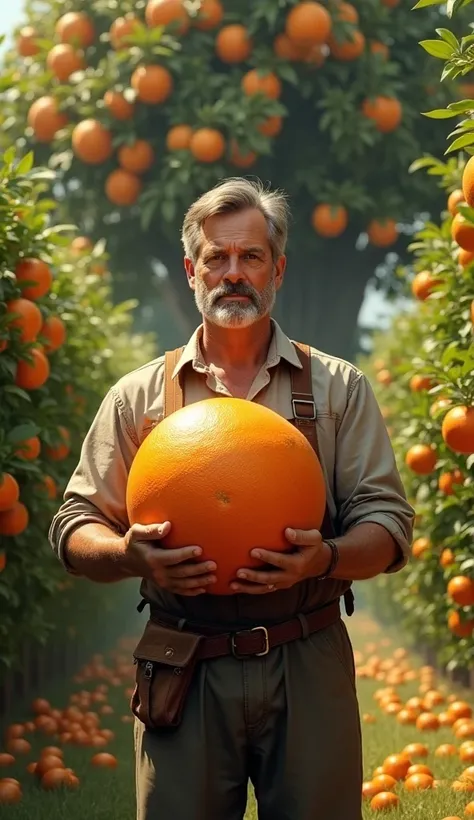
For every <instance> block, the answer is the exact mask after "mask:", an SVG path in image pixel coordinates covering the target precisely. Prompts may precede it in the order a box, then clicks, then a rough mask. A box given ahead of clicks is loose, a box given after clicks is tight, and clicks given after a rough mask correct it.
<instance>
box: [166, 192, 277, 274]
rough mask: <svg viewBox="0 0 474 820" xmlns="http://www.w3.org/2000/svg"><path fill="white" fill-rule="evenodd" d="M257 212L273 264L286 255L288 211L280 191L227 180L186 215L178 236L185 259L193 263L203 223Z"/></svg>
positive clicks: (200, 200) (198, 248) (194, 204)
mask: <svg viewBox="0 0 474 820" xmlns="http://www.w3.org/2000/svg"><path fill="white" fill-rule="evenodd" d="M247 208H256V209H258V210H259V211H261V213H262V214H263V215H264V217H265V219H266V221H267V225H268V239H269V242H270V247H271V249H272V257H273V260H274V261H276V260H277V259H278V258H279V257H280V256H282V255H283V254H284V253H285V248H286V243H287V240H288V221H289V216H290V211H289V207H288V203H287V199H286V195H285V193H284V192H283V191H278V190H277V191H271V190H269V189H268V188H265V187H264V185H263V183H262V182H261V181H260V180H256V181H250V180H248V179H245V178H244V177H230V178H229V179H225V180H224V181H223V182H219V183H218V184H217V185H216V186H214V188H211V189H210V190H209V191H206V193H204V194H203V195H202V196H200V197H199V199H197V200H196V201H195V202H193V204H192V205H191V207H190V208H189V210H188V211H187V213H186V215H185V218H184V222H183V228H182V232H181V241H182V243H183V247H184V252H185V254H186V256H187V257H188V258H189V259H191V261H192V262H193V264H195V263H196V261H197V258H198V256H199V250H200V245H201V227H202V225H203V224H204V222H205V220H206V219H208V218H209V217H210V216H216V215H217V214H227V213H231V212H232V211H243V210H245V209H247Z"/></svg>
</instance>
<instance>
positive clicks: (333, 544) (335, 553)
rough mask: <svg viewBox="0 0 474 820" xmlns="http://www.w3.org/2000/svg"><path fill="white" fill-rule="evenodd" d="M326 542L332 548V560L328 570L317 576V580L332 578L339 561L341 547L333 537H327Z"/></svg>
mask: <svg viewBox="0 0 474 820" xmlns="http://www.w3.org/2000/svg"><path fill="white" fill-rule="evenodd" d="M324 543H325V544H327V545H328V547H330V549H331V561H330V563H329V566H328V568H327V570H326V572H325V573H324V574H323V575H317V576H316V580H317V581H325V580H326V578H330V577H331V575H332V573H333V572H334V570H335V569H336V567H337V565H338V563H339V549H338V546H337V544H336V542H335V541H333V540H332V539H331V538H325V539H324Z"/></svg>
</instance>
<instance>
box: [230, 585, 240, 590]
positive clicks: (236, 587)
mask: <svg viewBox="0 0 474 820" xmlns="http://www.w3.org/2000/svg"><path fill="white" fill-rule="evenodd" d="M230 587H231V589H236V590H237V589H238V588H239V585H238V584H231V585H230Z"/></svg>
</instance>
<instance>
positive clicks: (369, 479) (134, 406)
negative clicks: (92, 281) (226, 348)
mask: <svg viewBox="0 0 474 820" xmlns="http://www.w3.org/2000/svg"><path fill="white" fill-rule="evenodd" d="M272 327H273V334H272V339H271V342H270V347H269V351H268V357H267V361H266V362H265V364H264V365H263V366H262V368H261V370H260V372H259V373H258V374H257V376H256V378H255V380H254V382H253V384H252V386H251V388H250V391H249V394H248V396H247V399H248V400H249V401H256V402H258V403H261V404H263V405H265V406H267V407H269V408H271V409H272V410H274V411H275V412H277V413H279V414H280V415H281V416H283V417H284V418H286V419H292V418H293V412H292V405H291V382H290V373H291V368H293V367H301V364H300V362H299V359H298V356H297V354H296V351H295V348H294V346H293V344H292V343H291V341H290V339H288V337H287V336H286V335H285V334H284V333H283V331H282V330H281V328H280V327H279V325H278V324H277V323H276V322H275V321H274V320H272ZM201 334H202V325H201V326H199V327H198V328H197V330H196V331H195V333H194V334H193V336H192V337H191V339H190V340H189V342H188V344H187V346H186V348H185V349H184V351H183V354H182V356H181V359H180V360H179V362H178V364H177V366H176V369H175V372H174V374H173V375H174V376H176V374H177V373H178V371H180V370H184V373H183V375H184V388H185V403H186V404H192V403H193V402H196V401H201V400H202V399H206V398H211V397H215V396H216V394H217V395H218V396H219V395H221V396H228V395H229V392H228V390H227V388H226V387H225V385H224V384H222V382H220V380H219V379H218V378H216V376H215V375H214V374H213V373H212V372H211V370H210V369H209V367H208V366H207V365H206V363H205V361H204V358H203V356H202V352H201V347H200V342H199V340H200V337H201ZM311 366H312V381H313V394H314V399H315V404H316V410H317V419H318V421H317V424H318V440H319V447H320V456H321V463H322V468H323V471H324V475H325V479H326V485H327V495H328V506H329V511H330V513H331V517H332V518H333V521H334V522H335V524H336V529H337V531H338V533H339V534H340V535H343V534H344V533H346V532H347V531H348V530H350V529H351V528H352V527H354V526H356V525H358V524H361V523H362V522H369V521H370V522H374V523H376V524H380V525H382V526H383V527H385V528H386V529H387V530H388V531H389V532H390V533H391V535H392V536H393V538H394V539H395V541H396V542H397V544H398V545H399V547H400V557H399V559H398V560H397V562H396V563H395V564H394V565H393V566H391V567H389V568H387V572H396V571H398V570H400V569H401V568H402V567H403V566H405V564H406V563H407V561H408V557H409V554H410V544H411V539H412V527H413V520H414V511H413V509H412V507H411V506H410V505H409V504H408V502H407V500H406V496H405V492H404V489H403V485H402V482H401V479H400V476H399V473H398V470H397V467H396V464H395V458H394V454H393V450H392V446H391V443H390V440H389V436H388V434H387V430H386V426H385V423H384V420H383V418H382V415H381V413H380V410H379V407H378V404H377V401H376V399H375V396H374V394H373V391H372V389H371V387H370V385H369V383H368V381H367V379H366V377H365V376H364V375H363V373H361V371H359V370H358V369H357V368H356V367H354V366H353V365H352V364H349V363H348V362H346V361H343V360H342V359H338V358H336V357H334V356H329V355H327V354H325V353H322V352H321V351H319V350H316V349H314V348H312V349H311ZM163 399H164V356H160V357H159V358H158V359H155V360H153V361H151V362H149V363H148V364H145V365H143V366H142V367H140V368H138V369H137V370H134V371H132V372H131V373H128V374H127V375H126V376H124V377H123V378H121V379H120V380H119V381H118V382H117V383H116V384H115V385H114V386H113V387H111V389H110V390H109V391H108V393H107V395H106V396H105V398H104V400H103V402H102V404H101V406H100V408H99V410H98V412H97V414H96V417H95V419H94V421H93V423H92V425H91V427H90V429H89V432H88V433H87V436H86V438H85V440H84V443H83V446H82V452H81V456H80V460H79V464H78V465H77V467H76V469H75V471H74V473H73V475H72V477H71V479H70V481H69V484H68V486H67V488H66V491H65V493H64V502H63V504H62V506H61V507H60V509H59V510H58V512H57V513H56V515H55V516H54V519H53V521H52V524H51V528H50V533H49V538H50V543H51V545H52V547H53V549H54V551H55V552H56V554H57V556H58V557H59V559H60V560H61V561H62V562H63V565H64V567H65V569H66V570H68V571H71V570H70V568H69V567H68V564H67V560H66V558H65V545H66V543H67V539H68V537H69V535H70V534H71V533H72V532H73V530H75V529H76V528H77V527H80V526H81V525H83V524H87V523H91V522H98V523H102V524H106V525H108V526H109V527H111V528H113V529H114V530H115V531H116V532H118V533H125V532H126V531H127V529H128V527H129V522H128V520H127V512H126V505H125V491H126V483H127V475H128V472H129V469H130V466H131V464H132V461H133V458H134V456H135V453H136V452H137V449H138V447H139V446H140V443H141V442H142V441H143V440H144V438H145V437H146V435H147V434H148V433H149V431H150V430H151V428H152V427H153V426H154V424H156V423H157V422H159V421H160V420H161V419H162V418H163ZM297 586H298V587H299V589H298V591H294V592H293V595H289V594H288V593H291V590H282V591H279V592H275V593H272V594H271V595H269V596H251V595H237V596H235V595H234V596H225V598H224V600H223V599H222V598H220V596H214V595H203V596H198V597H193V598H186V597H184V596H175V595H171V594H170V593H166V592H165V591H164V590H159V589H158V588H157V587H156V586H154V585H153V584H151V583H150V582H148V581H146V582H143V584H142V594H143V595H144V597H145V598H146V599H147V600H152V601H154V602H155V603H156V604H157V605H158V606H160V607H161V608H163V609H165V610H166V611H170V610H171V611H172V613H173V614H178V615H179V616H180V617H185V616H186V617H194V620H196V618H198V619H199V622H208V621H209V620H212V621H215V620H216V619H222V620H225V621H229V620H230V621H231V622H232V623H234V622H238V624H239V625H240V624H242V623H247V622H250V621H252V620H253V619H255V618H258V617H259V616H265V618H267V616H268V617H269V615H270V613H269V611H268V606H269V604H268V603H267V602H266V601H265V603H263V601H264V599H271V600H272V603H271V607H272V612H273V611H275V612H276V610H278V613H279V614H281V615H283V614H285V615H286V614H288V615H291V614H295V612H296V611H308V610H309V609H311V608H314V607H315V606H319V605H321V604H322V603H325V602H327V601H329V600H332V599H333V598H335V597H338V595H340V594H341V592H343V591H344V590H345V589H347V587H348V584H347V583H345V582H343V581H334V580H331V581H323V582H314V581H309V582H303V584H300V585H297ZM231 599H235V600H231Z"/></svg>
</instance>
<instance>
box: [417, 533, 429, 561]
mask: <svg viewBox="0 0 474 820" xmlns="http://www.w3.org/2000/svg"><path fill="white" fill-rule="evenodd" d="M431 546H432V544H431V541H430V539H429V538H426V537H422V538H416V539H415V541H414V542H413V546H412V554H413V557H414V558H421V556H422V555H424V554H425V553H426V552H428V551H429V550H430V549H431Z"/></svg>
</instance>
